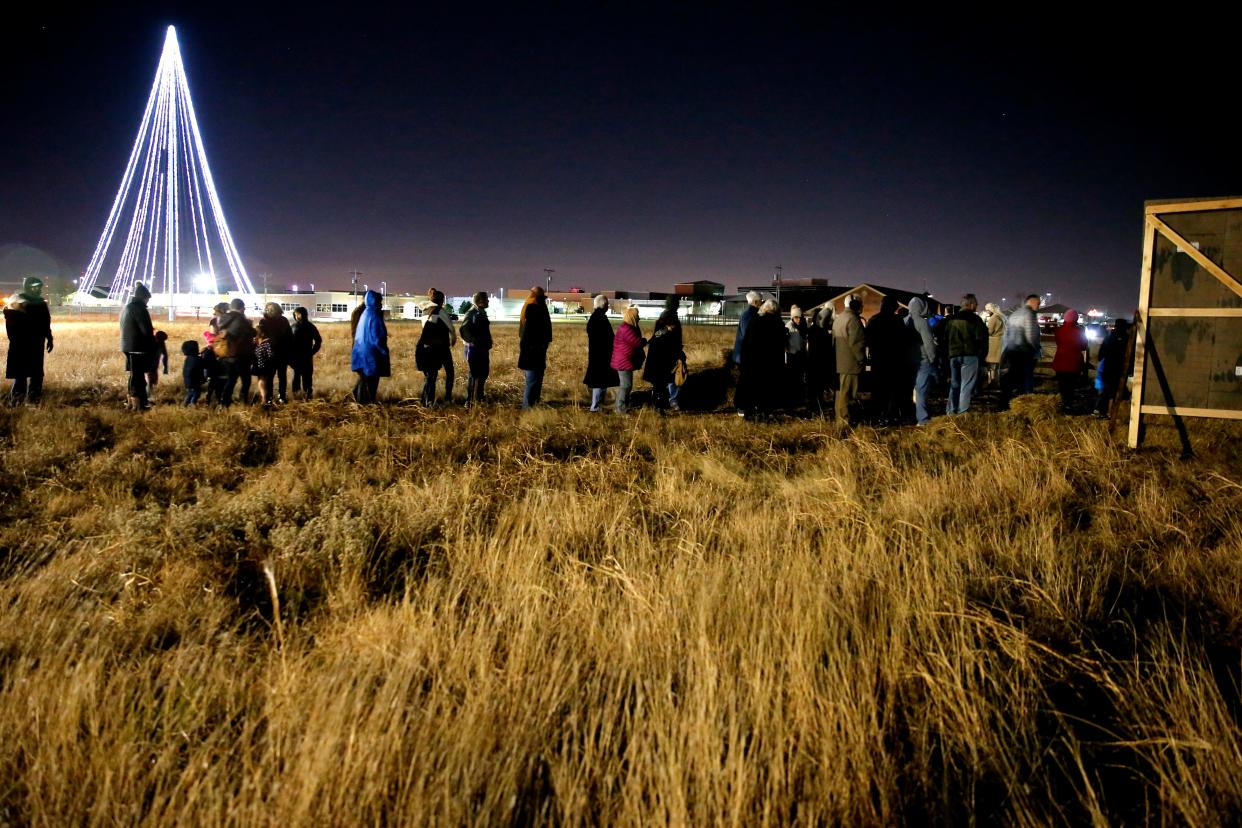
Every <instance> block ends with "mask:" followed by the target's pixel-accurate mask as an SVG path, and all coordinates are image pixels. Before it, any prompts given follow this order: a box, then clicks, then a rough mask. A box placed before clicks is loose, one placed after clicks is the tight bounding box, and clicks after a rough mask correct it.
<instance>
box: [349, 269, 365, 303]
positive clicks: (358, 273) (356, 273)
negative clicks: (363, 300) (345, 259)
mask: <svg viewBox="0 0 1242 828" xmlns="http://www.w3.org/2000/svg"><path fill="white" fill-rule="evenodd" d="M349 275H350V276H351V277H352V278H353V281H352V282H350V284H351V285H352V288H351V292H352V293H353V296H354V301H355V302H357V301H358V277H359V276H361V275H362V272H361V271H359V270H351V271H349Z"/></svg>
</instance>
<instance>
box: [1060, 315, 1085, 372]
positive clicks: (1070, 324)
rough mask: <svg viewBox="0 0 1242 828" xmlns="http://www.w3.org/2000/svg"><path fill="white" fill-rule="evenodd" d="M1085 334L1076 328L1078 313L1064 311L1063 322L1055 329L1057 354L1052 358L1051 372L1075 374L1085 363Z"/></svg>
mask: <svg viewBox="0 0 1242 828" xmlns="http://www.w3.org/2000/svg"><path fill="white" fill-rule="evenodd" d="M1085 350H1087V332H1086V331H1084V330H1083V329H1082V328H1080V327H1078V311H1072V310H1071V311H1066V312H1065V321H1064V322H1062V323H1061V327H1059V328H1057V352H1056V355H1055V356H1053V358H1052V370H1054V371H1056V372H1057V373H1060V374H1077V373H1079V372H1080V371H1082V369H1083V366H1084V365H1086V361H1085V359H1084V358H1083V351H1085Z"/></svg>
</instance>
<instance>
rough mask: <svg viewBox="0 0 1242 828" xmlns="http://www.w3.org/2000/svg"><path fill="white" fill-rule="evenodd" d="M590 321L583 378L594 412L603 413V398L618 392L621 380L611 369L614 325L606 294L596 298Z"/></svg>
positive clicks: (587, 326)
mask: <svg viewBox="0 0 1242 828" xmlns="http://www.w3.org/2000/svg"><path fill="white" fill-rule="evenodd" d="M593 304H594V305H595V309H594V310H593V311H591V318H590V319H588V320H587V324H586V334H587V367H586V374H585V375H584V376H583V377H582V384H583V385H585V386H586V387H587V388H589V389H591V411H602V410H603V408H602V406H603V404H604V396H605V395H606V394H607V393H608V389H609V388H616V387H617V386H618V385H619V384H620V383H621V378H620V377H619V376H618V375H617V371H616V369H615V368H613V367H612V365H611V362H612V343H613V338H614V335H613V332H612V323H611V322H609V321H608V297H607V296H605V295H604V294H602V293H601V294H600V295H599V296H596V297H595V299H594V301H593Z"/></svg>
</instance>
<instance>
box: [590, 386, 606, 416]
mask: <svg viewBox="0 0 1242 828" xmlns="http://www.w3.org/2000/svg"><path fill="white" fill-rule="evenodd" d="M606 396H608V389H607V388H592V389H591V410H592V411H599V409H600V406H602V405H603V404H604V398H605V397H606Z"/></svg>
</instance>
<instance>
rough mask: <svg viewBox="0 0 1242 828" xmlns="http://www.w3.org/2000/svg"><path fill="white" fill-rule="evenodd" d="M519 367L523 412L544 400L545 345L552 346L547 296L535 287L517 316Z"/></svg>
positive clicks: (546, 350)
mask: <svg viewBox="0 0 1242 828" xmlns="http://www.w3.org/2000/svg"><path fill="white" fill-rule="evenodd" d="M518 320H519V321H518V368H519V369H520V370H521V371H522V374H523V376H524V378H525V380H526V382H525V385H524V387H523V389H522V410H523V411H526V410H528V409H530V408H533V407H534V406H536V405H538V404H539V401H540V400H541V399H543V375H544V372H545V371H547V370H548V346H549V345H551V344H552V316H551V314H549V313H548V296H547V293H545V292H544V289H543V288H541V287H539V286H538V285H536V286H535V287H533V288H531V289H530V296H528V297H526V302H525V304H523V305H522V313H521V315H520V316H519V317H518Z"/></svg>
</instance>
